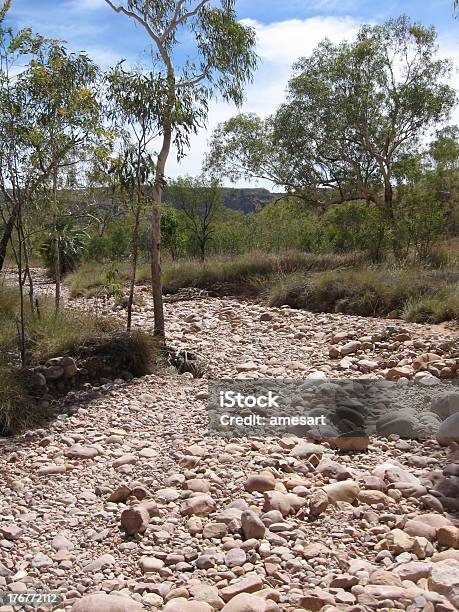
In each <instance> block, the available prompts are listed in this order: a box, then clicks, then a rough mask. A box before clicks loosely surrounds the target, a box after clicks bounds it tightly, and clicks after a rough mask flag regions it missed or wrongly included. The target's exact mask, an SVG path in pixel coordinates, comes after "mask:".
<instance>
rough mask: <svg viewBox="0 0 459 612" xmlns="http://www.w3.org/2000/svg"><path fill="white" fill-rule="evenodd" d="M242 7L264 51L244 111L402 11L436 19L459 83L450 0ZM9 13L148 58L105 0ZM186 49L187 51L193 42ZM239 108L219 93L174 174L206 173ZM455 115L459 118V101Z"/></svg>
mask: <svg viewBox="0 0 459 612" xmlns="http://www.w3.org/2000/svg"><path fill="white" fill-rule="evenodd" d="M236 8H237V12H238V18H239V19H240V20H241V21H242V22H243V23H246V24H249V25H251V26H252V27H253V28H255V30H256V33H257V39H258V43H257V53H258V55H259V57H260V65H259V68H258V70H257V72H256V74H255V77H254V81H253V83H252V84H251V85H250V86H249V87H248V88H247V91H246V101H245V103H244V105H243V107H242V109H241V110H242V112H255V113H257V114H259V115H261V116H267V115H269V114H271V113H273V112H274V111H275V110H276V108H277V107H278V105H279V104H280V103H281V102H282V101H283V99H284V95H285V88H286V85H287V82H288V80H289V77H290V74H291V66H292V64H293V63H294V62H295V61H296V60H297V59H298V58H299V57H302V56H305V55H308V54H310V53H311V51H312V50H313V49H314V47H315V46H316V45H317V43H318V42H319V41H320V40H322V39H323V38H326V37H328V38H330V39H331V40H333V41H334V42H339V41H341V40H345V39H349V40H351V39H352V38H353V37H354V36H355V34H356V32H357V31H358V29H359V27H360V26H361V25H362V24H364V23H381V22H383V21H385V20H386V19H387V18H389V17H398V16H399V15H401V14H406V15H409V16H410V17H412V18H414V19H415V20H416V21H419V22H421V23H423V24H425V25H433V26H435V27H436V29H437V31H438V35H439V38H438V43H439V53H440V55H442V56H444V57H449V58H451V59H453V60H454V61H455V64H456V66H457V67H458V69H457V70H455V71H454V73H453V76H452V80H451V85H453V86H455V87H456V88H457V89H458V91H459V19H457V20H455V19H453V16H452V10H451V1H450V0H384V1H383V2H375V1H374V0H236ZM9 21H10V23H12V24H13V25H15V26H17V27H24V26H31V27H32V28H33V29H34V31H36V32H38V33H40V34H42V35H44V36H48V37H52V38H59V39H62V40H65V41H66V42H67V46H68V47H69V48H70V49H71V50H72V51H86V52H87V53H88V55H89V56H90V57H92V59H94V60H95V61H96V62H97V63H98V64H99V65H100V66H101V67H102V68H108V67H109V66H110V65H114V64H116V63H117V62H118V61H119V60H120V59H125V60H127V62H129V63H130V64H138V63H143V64H145V65H148V59H149V56H148V51H147V49H148V45H149V39H148V37H147V35H146V34H145V32H144V31H143V29H142V28H141V27H140V26H138V25H136V24H134V23H133V22H132V21H131V20H129V19H128V18H127V17H125V16H123V15H118V14H116V13H115V12H114V11H113V10H112V9H111V8H110V7H109V6H108V5H107V4H106V2H105V1H104V0H13V5H12V9H11V13H10V16H9ZM182 51H183V53H184V54H185V53H186V48H183V50H182ZM237 112H239V111H238V109H236V108H235V107H234V106H231V105H228V104H226V103H224V102H223V101H221V100H216V101H213V102H212V103H211V105H210V110H209V118H208V123H207V126H206V128H205V129H202V130H201V131H200V132H199V134H197V135H196V136H194V137H193V138H192V141H191V147H190V149H189V152H188V155H187V156H186V158H185V159H182V160H181V162H180V163H178V162H177V160H176V158H175V155H173V156H172V157H171V160H170V163H169V166H168V172H167V174H168V175H169V176H170V177H176V176H179V175H185V174H190V175H197V174H199V173H200V171H201V166H202V160H203V156H204V154H205V152H206V149H207V143H208V139H209V136H210V134H211V132H212V130H213V129H214V128H215V127H216V126H217V125H218V123H220V122H221V121H224V120H226V119H228V118H229V117H231V116H233V115H234V114H236V113H237ZM452 122H454V123H458V124H459V109H457V110H456V111H454V114H453V117H452ZM239 185H240V186H243V185H245V183H243V182H241V183H239ZM259 186H265V187H266V186H268V185H266V184H261V185H259Z"/></svg>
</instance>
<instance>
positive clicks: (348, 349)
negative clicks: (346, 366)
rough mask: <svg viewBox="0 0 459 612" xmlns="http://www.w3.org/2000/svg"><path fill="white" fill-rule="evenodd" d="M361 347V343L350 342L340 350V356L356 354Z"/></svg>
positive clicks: (356, 341)
mask: <svg viewBox="0 0 459 612" xmlns="http://www.w3.org/2000/svg"><path fill="white" fill-rule="evenodd" d="M361 347H362V343H361V342H359V341H358V340H351V341H350V342H347V343H346V344H344V345H343V346H342V347H341V348H340V353H341V355H344V356H345V355H351V354H352V353H356V352H357V351H359V350H360V349H361Z"/></svg>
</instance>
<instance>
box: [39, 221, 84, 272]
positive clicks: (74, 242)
mask: <svg viewBox="0 0 459 612" xmlns="http://www.w3.org/2000/svg"><path fill="white" fill-rule="evenodd" d="M87 238H88V236H87V234H86V233H85V232H84V231H83V230H82V229H81V228H79V227H78V226H76V225H75V224H73V223H72V222H70V221H67V222H63V221H60V222H59V223H57V225H56V229H54V228H50V229H49V230H48V232H47V236H46V238H45V240H44V242H43V244H42V245H41V249H40V252H41V255H42V257H43V262H44V264H45V266H46V268H47V270H48V272H49V273H50V274H51V275H52V274H54V271H55V269H56V268H55V266H56V239H57V240H58V244H59V263H60V270H61V273H62V274H67V273H69V272H73V271H74V270H76V268H77V267H78V265H79V263H80V262H81V259H82V257H83V253H84V250H85V245H86V241H87Z"/></svg>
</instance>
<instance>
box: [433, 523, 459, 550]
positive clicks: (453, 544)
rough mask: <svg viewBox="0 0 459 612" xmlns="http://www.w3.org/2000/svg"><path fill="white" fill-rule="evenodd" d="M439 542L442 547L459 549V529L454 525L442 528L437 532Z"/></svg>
mask: <svg viewBox="0 0 459 612" xmlns="http://www.w3.org/2000/svg"><path fill="white" fill-rule="evenodd" d="M437 540H438V543H439V544H440V545H441V546H446V547H448V548H455V549H459V527H454V525H451V526H447V527H440V528H439V529H438V531H437Z"/></svg>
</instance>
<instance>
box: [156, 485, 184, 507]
mask: <svg viewBox="0 0 459 612" xmlns="http://www.w3.org/2000/svg"><path fill="white" fill-rule="evenodd" d="M155 497H156V499H157V500H158V502H160V503H164V504H170V503H171V502H175V501H177V499H179V497H180V493H179V492H178V491H177V490H176V489H172V488H171V487H166V488H165V489H159V491H156V493H155Z"/></svg>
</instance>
